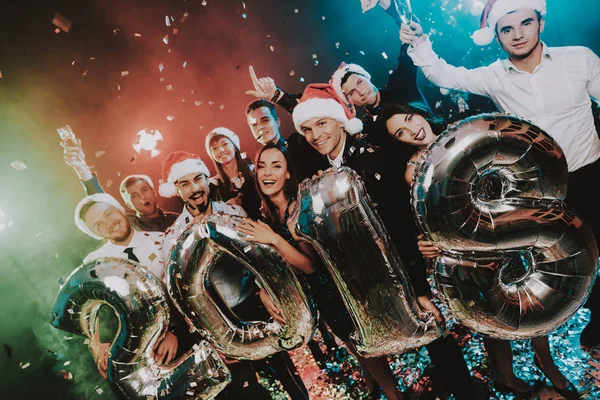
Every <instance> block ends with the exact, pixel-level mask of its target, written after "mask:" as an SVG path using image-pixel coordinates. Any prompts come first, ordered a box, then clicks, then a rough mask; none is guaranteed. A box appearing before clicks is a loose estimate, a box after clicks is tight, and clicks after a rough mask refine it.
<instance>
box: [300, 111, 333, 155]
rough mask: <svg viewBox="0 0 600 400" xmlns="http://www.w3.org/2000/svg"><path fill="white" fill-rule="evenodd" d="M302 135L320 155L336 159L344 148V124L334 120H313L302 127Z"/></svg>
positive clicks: (304, 123)
mask: <svg viewBox="0 0 600 400" xmlns="http://www.w3.org/2000/svg"><path fill="white" fill-rule="evenodd" d="M300 129H301V130H302V134H303V135H304V137H305V138H306V141H307V142H308V143H310V145H311V146H312V147H314V148H315V150H317V151H318V152H319V153H320V154H323V155H329V156H330V158H335V157H336V156H337V155H338V154H339V151H341V147H342V143H343V142H342V136H343V135H344V124H343V123H341V122H339V121H336V120H335V119H332V118H311V119H309V120H308V121H305V122H303V123H302V125H300Z"/></svg>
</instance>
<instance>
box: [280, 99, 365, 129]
mask: <svg viewBox="0 0 600 400" xmlns="http://www.w3.org/2000/svg"><path fill="white" fill-rule="evenodd" d="M292 118H293V120H294V127H295V128H296V131H297V132H298V133H300V134H301V135H304V133H303V132H302V124H303V123H304V122H306V121H308V120H309V119H313V118H331V119H334V120H336V121H339V122H341V123H343V124H344V128H345V130H346V131H347V132H348V133H350V134H355V133H358V132H360V131H362V128H363V124H362V122H361V121H360V120H359V119H358V118H352V119H351V120H348V117H346V111H345V110H344V107H343V106H342V105H341V104H340V103H338V102H337V101H335V100H333V99H322V98H313V99H309V100H305V101H302V102H300V103H298V105H297V106H296V107H294V111H293V113H292Z"/></svg>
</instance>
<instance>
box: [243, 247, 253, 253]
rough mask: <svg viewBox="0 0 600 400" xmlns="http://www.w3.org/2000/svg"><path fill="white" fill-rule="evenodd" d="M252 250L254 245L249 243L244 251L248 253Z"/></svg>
mask: <svg viewBox="0 0 600 400" xmlns="http://www.w3.org/2000/svg"><path fill="white" fill-rule="evenodd" d="M250 250H252V246H250V245H248V246H246V247H244V253H247V252H249V251H250Z"/></svg>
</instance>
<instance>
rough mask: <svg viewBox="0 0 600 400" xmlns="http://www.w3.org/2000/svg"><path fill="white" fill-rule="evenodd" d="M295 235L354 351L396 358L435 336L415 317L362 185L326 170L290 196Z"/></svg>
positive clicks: (429, 319) (348, 173)
mask: <svg viewBox="0 0 600 400" xmlns="http://www.w3.org/2000/svg"><path fill="white" fill-rule="evenodd" d="M298 201H299V203H300V211H299V213H298V214H297V215H296V216H295V218H296V219H297V220H296V230H297V231H298V234H299V235H300V236H301V237H303V238H304V239H305V240H307V241H308V242H310V243H312V245H313V246H314V247H315V249H316V250H317V252H318V253H319V255H320V256H321V258H322V259H323V261H324V262H325V265H326V266H327V269H328V270H329V272H330V274H331V276H332V278H333V280H334V281H335V284H336V286H337V288H338V290H339V292H340V293H341V294H342V298H343V300H344V303H345V305H346V308H347V309H348V312H349V313H350V315H351V317H352V319H353V321H354V325H355V327H356V332H355V334H354V337H353V340H354V341H355V344H356V347H357V350H358V351H359V352H360V353H361V354H363V355H365V356H367V357H376V356H382V355H388V354H398V353H404V352H406V351H408V350H411V349H414V348H416V347H420V346H422V345H424V344H427V343H429V342H431V341H433V340H435V339H436V338H438V337H439V336H440V327H439V326H438V325H437V323H436V321H435V318H434V317H433V315H432V314H431V313H426V312H423V311H421V309H420V308H419V306H418V304H417V301H416V298H415V294H414V291H413V289H412V286H411V285H410V280H409V278H408V276H407V274H406V271H405V270H404V267H403V265H402V262H401V261H400V257H399V256H398V253H397V251H396V249H395V247H394V245H393V244H392V243H391V241H390V238H389V236H388V233H387V231H386V230H385V227H384V225H383V223H382V221H381V219H380V217H379V215H378V214H377V212H376V210H375V207H374V205H373V203H372V201H371V199H370V197H369V196H368V195H367V193H366V191H365V188H364V185H363V183H362V180H361V179H360V177H359V176H358V174H356V172H354V171H353V170H351V169H350V168H346V167H343V168H340V169H338V170H334V169H329V170H327V171H325V172H324V173H323V174H322V175H321V176H319V177H316V178H313V179H312V180H305V181H304V182H302V183H301V185H300V187H299V190H298Z"/></svg>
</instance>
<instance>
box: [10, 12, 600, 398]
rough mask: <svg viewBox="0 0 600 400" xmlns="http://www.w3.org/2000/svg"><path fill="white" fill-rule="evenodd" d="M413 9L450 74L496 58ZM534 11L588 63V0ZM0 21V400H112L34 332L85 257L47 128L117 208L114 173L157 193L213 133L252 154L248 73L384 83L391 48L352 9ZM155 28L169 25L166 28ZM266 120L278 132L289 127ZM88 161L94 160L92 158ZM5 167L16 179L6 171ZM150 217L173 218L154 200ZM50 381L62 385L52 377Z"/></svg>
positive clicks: (68, 339)
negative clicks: (176, 162)
mask: <svg viewBox="0 0 600 400" xmlns="http://www.w3.org/2000/svg"><path fill="white" fill-rule="evenodd" d="M413 3H414V4H413V5H414V7H415V13H416V14H417V15H418V16H419V17H420V18H421V21H422V23H423V25H424V28H425V31H426V32H427V31H429V32H431V33H432V37H433V40H434V48H435V49H436V50H437V52H438V53H439V54H440V55H441V56H442V57H444V58H446V60H448V61H449V62H451V63H454V64H460V65H465V66H467V67H476V66H479V65H485V64H488V63H490V62H493V61H494V60H496V59H497V58H499V57H502V56H503V53H502V51H501V49H500V48H499V47H498V45H496V44H493V45H491V46H489V47H485V48H479V47H477V46H476V45H474V44H473V42H472V41H471V39H470V38H469V35H470V34H471V33H472V32H473V31H474V30H475V29H476V28H477V25H478V21H479V16H473V15H471V13H470V11H469V10H470V8H471V6H472V4H473V0H465V1H459V0H427V1H422V2H419V1H417V0H414V1H413ZM296 9H297V10H298V11H297V12H295V10H296ZM548 10H549V15H548V17H547V27H546V32H544V34H543V36H542V37H543V39H544V40H545V42H546V43H547V44H548V45H550V46H566V45H582V46H587V47H590V48H591V49H593V50H594V51H595V52H596V53H597V54H598V53H600V40H599V37H600V35H599V33H600V28H599V27H598V24H597V17H598V15H600V14H599V11H600V3H599V2H598V1H597V0H573V1H570V2H565V1H561V0H549V1H548ZM57 12H58V13H60V14H62V15H63V16H65V17H66V18H67V19H68V20H70V21H71V22H72V27H71V29H70V32H69V33H65V32H60V33H58V34H57V33H55V32H54V29H55V28H56V27H55V26H54V25H52V19H53V17H54V15H55V13H57ZM185 12H188V13H189V16H188V17H187V19H186V20H185V21H184V22H181V19H182V17H183V15H184V13H185ZM0 13H1V15H2V18H1V23H0V71H1V72H2V76H3V77H2V78H1V79H0V184H1V185H0V210H2V211H3V213H4V216H3V215H2V212H0V227H1V226H2V225H6V227H5V228H4V229H3V230H1V231H0V272H1V276H0V304H1V308H0V344H1V345H2V346H3V348H2V349H0V398H6V399H25V398H43V399H59V398H60V399H67V398H73V399H81V398H86V399H87V398H96V397H97V396H98V394H97V393H96V392H95V389H96V388H97V387H100V388H101V389H103V390H104V393H103V394H102V395H101V397H103V398H111V396H112V395H111V394H110V393H109V391H110V390H109V388H108V385H106V383H105V382H103V380H102V379H101V378H100V376H99V375H98V374H97V372H96V369H95V366H94V363H93V361H92V359H91V357H90V356H89V353H88V351H87V347H86V346H85V345H84V344H83V338H81V337H74V338H72V335H70V334H67V333H64V332H61V331H57V330H55V329H53V328H51V326H50V324H49V311H50V308H51V306H52V304H53V302H54V298H55V295H56V293H57V290H58V279H59V277H66V276H67V275H68V274H69V273H70V272H71V271H72V270H73V269H74V268H75V267H76V266H77V265H79V263H80V261H81V259H82V258H83V257H84V256H85V255H86V254H87V253H88V252H90V251H91V250H93V249H94V248H96V247H98V245H99V243H98V242H96V241H94V240H93V239H91V238H88V237H87V236H85V235H84V234H83V233H81V232H80V231H79V230H77V228H76V227H75V225H74V223H73V209H74V207H75V205H76V204H77V202H78V201H79V200H80V199H81V197H82V196H83V192H82V188H81V187H80V185H79V183H78V182H77V178H76V175H75V174H74V173H73V171H72V170H70V168H69V167H67V166H66V165H65V164H64V162H63V160H62V148H61V147H60V145H59V137H58V134H57V133H56V129H57V128H58V127H60V126H63V125H66V124H69V125H70V126H71V127H72V128H73V130H74V132H75V134H76V135H77V136H78V137H79V138H81V139H82V141H83V147H84V150H85V151H86V154H87V161H88V163H89V164H91V165H94V166H95V167H96V168H97V171H98V173H99V177H100V181H101V183H102V184H103V185H104V187H105V188H106V189H107V190H108V192H109V193H111V194H113V195H115V197H118V189H117V186H118V184H119V183H120V181H121V179H122V177H123V176H125V175H128V174H132V173H145V174H148V175H150V176H151V177H152V178H153V179H155V181H157V180H158V178H159V177H160V162H161V161H162V160H163V158H164V157H165V156H166V154H168V152H170V151H173V150H182V149H183V150H188V151H192V152H195V153H197V154H200V155H201V156H202V157H203V158H205V157H206V154H205V151H204V137H205V135H206V133H207V132H208V131H209V130H210V129H212V128H213V127H217V126H226V127H228V128H230V129H232V130H234V131H235V132H237V133H238V134H239V136H240V137H241V139H242V150H243V151H245V152H247V154H248V156H249V157H253V156H254V153H255V152H256V150H257V148H258V146H257V145H256V143H255V142H254V141H253V140H252V135H251V134H250V131H249V129H248V127H247V125H246V121H245V112H244V111H245V106H246V104H247V103H248V102H250V101H251V100H252V98H251V97H250V96H248V95H245V94H244V92H245V90H247V89H251V88H252V87H251V81H250V77H249V74H248V65H250V64H252V65H254V67H255V69H256V71H257V74H258V75H259V77H260V76H271V77H273V78H274V79H275V81H276V82H277V83H278V85H279V86H280V87H282V88H284V89H286V90H288V91H292V92H300V91H302V90H303V88H304V86H305V85H306V84H307V83H310V82H325V81H327V80H328V79H329V77H330V75H331V73H332V72H333V71H334V70H335V69H336V68H337V66H338V65H339V63H340V62H341V61H346V62H355V63H358V64H361V65H362V66H363V67H365V68H366V69H367V70H368V71H370V72H371V73H372V75H373V82H374V83H375V84H376V85H379V86H383V85H385V83H386V81H387V77H388V76H389V71H390V70H393V69H394V68H395V65H396V57H397V54H398V50H399V40H398V29H397V27H396V25H395V23H394V22H393V20H392V19H391V18H390V17H389V16H387V15H386V14H385V13H384V12H383V10H382V9H381V8H379V7H378V8H376V9H374V10H372V11H370V12H368V13H366V14H362V13H361V7H360V1H359V0H327V1H325V0H301V1H300V0H271V1H253V0H248V1H246V2H245V3H243V2H241V1H233V0H222V1H217V0H207V3H206V5H205V6H204V5H202V0H193V1H192V0H188V1H183V0H177V1H155V0H139V1H134V0H120V1H116V0H105V1H100V0H96V1H90V0H69V1H55V0H47V1H38V2H34V1H11V2H8V1H5V2H3V3H0ZM243 14H246V18H244V17H243ZM165 16H169V17H173V19H174V20H173V21H171V26H170V27H169V26H166V24H165ZM174 28H177V29H178V30H179V31H178V33H177V34H174V33H173V29H174ZM116 29H118V31H115V32H116V33H114V32H113V30H116ZM135 33H139V34H140V35H141V36H140V37H136V36H134V34H135ZM165 35H169V43H168V44H165V43H164V42H163V38H164V36H165ZM270 46H273V49H274V50H273V51H271V49H270ZM383 52H385V53H386V54H387V56H388V58H387V59H385V58H384V57H383V56H382V53H383ZM313 54H314V55H316V58H314V57H313ZM316 61H318V64H317V65H316ZM184 62H187V64H186V67H185V68H184V67H183V64H184ZM160 63H162V64H163V65H164V70H163V71H162V72H160V71H159V67H158V66H159V64H160ZM85 71H87V73H86V72H85ZM122 71H129V75H126V76H121V74H122ZM291 71H294V73H292V72H291ZM302 79H303V80H304V81H302ZM167 85H172V88H173V90H167ZM422 89H423V91H424V92H425V93H426V94H427V98H428V102H429V104H430V106H431V107H433V108H436V109H437V110H438V111H439V112H440V113H442V114H444V116H445V117H449V116H451V117H454V118H456V117H458V116H459V114H458V109H457V106H456V104H455V102H454V101H453V100H452V99H453V96H452V95H446V96H444V95H442V94H441V93H440V91H439V89H437V88H432V87H430V86H429V85H427V84H426V83H425V82H423V87H422ZM456 96H457V94H456V93H455V94H454V98H456ZM195 101H199V102H202V104H201V105H196V104H195ZM470 104H471V109H470V110H467V111H466V112H465V113H464V114H461V115H460V116H461V117H462V116H463V115H465V116H466V115H467V114H469V113H472V112H475V111H477V110H479V109H480V108H478V107H484V105H485V103H484V102H480V101H474V100H473V99H472V98H471V100H470ZM484 109H485V108H484ZM167 116H174V117H175V119H173V120H172V121H168V120H167ZM281 116H282V122H283V126H284V129H283V132H284V133H285V134H286V135H287V134H289V133H291V130H292V124H291V120H290V118H289V116H287V115H285V112H282V113H281ZM141 129H158V130H159V131H160V132H161V133H162V135H163V136H164V141H162V142H160V144H159V149H160V150H161V151H162V153H161V154H160V155H158V156H157V157H156V158H151V157H150V156H149V155H148V154H147V153H146V154H141V155H138V154H137V153H135V151H134V150H133V147H132V143H133V142H134V141H135V139H136V132H138V131H139V130H141ZM574 134H575V133H574ZM99 151H105V154H103V155H101V156H99V157H97V156H96V153H97V152H99ZM15 160H21V161H22V162H23V163H24V164H25V165H26V166H27V167H28V168H27V169H25V170H23V171H17V170H16V169H14V168H11V166H10V164H11V163H12V162H14V161H15ZM205 161H209V160H208V158H205ZM208 164H209V165H210V163H208ZM110 182H113V183H112V184H110ZM118 198H119V197H118ZM161 205H162V206H163V207H164V208H165V209H170V210H174V211H179V210H180V208H181V206H180V205H179V204H178V203H177V201H169V202H167V201H164V199H161ZM27 363H29V366H28V367H27V368H24V369H23V368H22V365H26V364H27ZM65 363H67V365H65ZM62 370H64V371H67V372H71V373H72V374H73V375H74V379H73V380H66V379H63V377H62V372H61V371H62Z"/></svg>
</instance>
